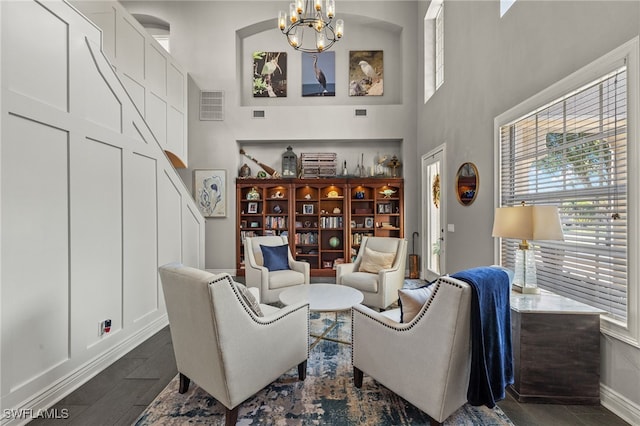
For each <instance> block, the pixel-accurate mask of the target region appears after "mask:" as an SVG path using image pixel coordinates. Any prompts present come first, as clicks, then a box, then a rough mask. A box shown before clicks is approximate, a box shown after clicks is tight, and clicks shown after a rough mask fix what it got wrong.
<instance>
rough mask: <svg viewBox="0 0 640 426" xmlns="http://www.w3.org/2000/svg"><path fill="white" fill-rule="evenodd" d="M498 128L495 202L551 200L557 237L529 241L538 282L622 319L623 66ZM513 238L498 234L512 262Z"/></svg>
mask: <svg viewBox="0 0 640 426" xmlns="http://www.w3.org/2000/svg"><path fill="white" fill-rule="evenodd" d="M499 131H500V136H499V137H500V186H501V189H500V192H501V205H502V206H513V205H518V204H520V203H521V202H522V201H525V202H526V203H527V204H528V205H536V204H538V205H557V206H558V207H559V209H560V216H561V219H562V225H563V230H564V235H565V240H564V241H533V242H532V243H533V245H534V247H535V254H536V266H537V273H538V286H540V287H542V288H545V289H548V290H551V291H553V292H554V293H558V294H562V295H565V296H567V297H570V298H571V299H574V300H579V301H581V302H583V303H586V304H588V305H591V306H594V307H597V308H600V309H603V310H605V311H607V312H608V313H609V315H610V317H611V318H612V319H614V320H618V321H621V322H623V323H625V322H626V321H627V315H628V312H627V294H628V288H627V282H628V281H627V276H628V265H627V235H628V234H627V175H628V169H627V67H626V64H625V65H623V66H621V67H620V68H619V69H616V70H615V71H612V72H610V73H608V74H607V75H604V76H602V77H601V78H598V79H597V80H595V81H592V82H591V83H590V84H587V85H585V86H583V87H582V88H580V89H578V90H575V91H573V92H571V93H569V94H567V95H566V96H563V97H561V98H559V99H556V100H555V101H553V102H551V103H549V104H547V105H545V106H544V107H542V108H538V109H536V110H535V111H532V112H531V113H530V114H527V115H525V116H524V117H522V118H519V119H517V120H515V121H513V122H511V123H508V124H506V125H502V126H500V128H499ZM518 243H519V241H516V240H509V239H503V240H502V244H501V249H500V257H501V263H502V264H503V265H505V266H508V267H511V268H513V267H514V264H515V252H516V247H517V244H518Z"/></svg>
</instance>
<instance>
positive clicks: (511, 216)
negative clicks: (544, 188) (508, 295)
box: [491, 201, 564, 294]
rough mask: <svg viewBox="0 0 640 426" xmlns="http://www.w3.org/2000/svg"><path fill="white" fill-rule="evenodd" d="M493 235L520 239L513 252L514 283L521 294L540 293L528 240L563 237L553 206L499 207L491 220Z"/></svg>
mask: <svg viewBox="0 0 640 426" xmlns="http://www.w3.org/2000/svg"><path fill="white" fill-rule="evenodd" d="M491 236H493V237H500V238H517V239H519V240H521V242H520V244H519V246H518V249H517V251H516V266H515V275H514V278H513V285H514V289H515V290H516V291H521V292H522V293H532V294H537V293H540V290H539V289H538V284H537V278H536V260H535V255H534V251H533V246H530V245H529V243H528V242H527V240H559V241H562V240H564V234H563V233H562V224H561V223H560V214H559V213H558V207H556V206H525V203H524V201H523V202H522V205H521V206H513V207H498V208H497V209H496V213H495V217H494V220H493V231H492V233H491Z"/></svg>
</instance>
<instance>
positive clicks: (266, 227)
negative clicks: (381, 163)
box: [236, 178, 404, 276]
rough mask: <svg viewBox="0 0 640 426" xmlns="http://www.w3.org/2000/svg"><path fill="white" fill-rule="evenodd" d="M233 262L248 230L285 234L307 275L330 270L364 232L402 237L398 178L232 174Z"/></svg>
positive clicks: (240, 263)
mask: <svg viewBox="0 0 640 426" xmlns="http://www.w3.org/2000/svg"><path fill="white" fill-rule="evenodd" d="M236 200H237V209H236V212H237V213H236V218H237V229H238V232H237V236H236V263H237V265H236V268H237V273H238V275H244V259H245V255H244V239H245V238H246V237H247V236H258V235H287V236H288V239H289V246H290V249H291V253H293V255H294V257H295V258H296V259H297V260H304V261H307V262H309V265H310V267H311V275H312V276H334V275H335V269H334V268H335V265H336V264H337V263H340V262H351V261H352V259H353V258H355V254H357V251H358V249H359V248H360V241H361V239H362V237H363V236H386V237H399V238H402V237H404V194H403V180H402V179H401V178H326V179H240V178H239V179H237V181H236Z"/></svg>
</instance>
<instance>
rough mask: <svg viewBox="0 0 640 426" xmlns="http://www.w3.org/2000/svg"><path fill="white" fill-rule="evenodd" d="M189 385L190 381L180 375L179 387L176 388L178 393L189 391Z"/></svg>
mask: <svg viewBox="0 0 640 426" xmlns="http://www.w3.org/2000/svg"><path fill="white" fill-rule="evenodd" d="M189 383H191V379H190V378H188V377H187V376H185V375H184V374H182V373H180V387H179V388H178V392H179V393H185V392H186V391H187V390H189Z"/></svg>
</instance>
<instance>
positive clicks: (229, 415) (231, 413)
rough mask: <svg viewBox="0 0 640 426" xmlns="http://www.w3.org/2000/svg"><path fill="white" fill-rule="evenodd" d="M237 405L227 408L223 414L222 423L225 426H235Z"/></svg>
mask: <svg viewBox="0 0 640 426" xmlns="http://www.w3.org/2000/svg"><path fill="white" fill-rule="evenodd" d="M238 407H239V406H238V405H236V406H235V407H234V408H232V409H228V408H227V412H226V413H225V415H224V425H225V426H236V423H237V422H238Z"/></svg>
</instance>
